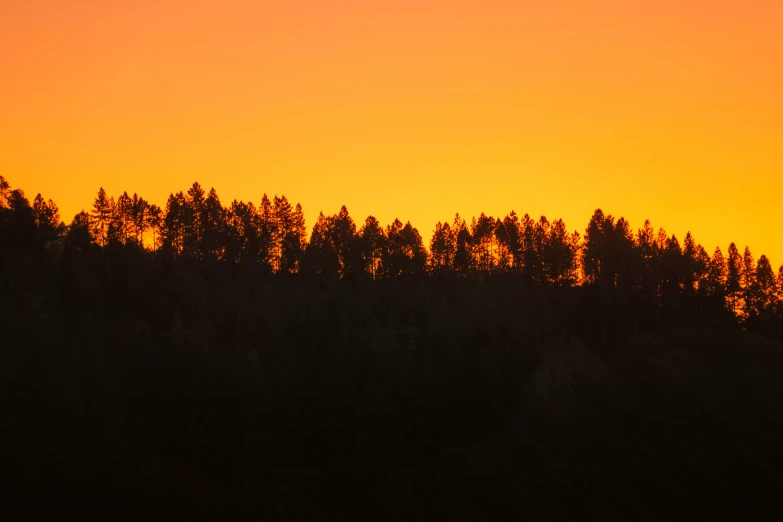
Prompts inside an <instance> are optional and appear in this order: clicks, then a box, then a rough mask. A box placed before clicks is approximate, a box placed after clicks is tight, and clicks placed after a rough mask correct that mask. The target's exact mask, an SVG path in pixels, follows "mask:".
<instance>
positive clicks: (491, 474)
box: [0, 261, 783, 520]
mask: <svg viewBox="0 0 783 522" xmlns="http://www.w3.org/2000/svg"><path fill="white" fill-rule="evenodd" d="M7 263H8V264H7V265H6V266H5V269H6V273H7V274H13V276H8V277H7V278H6V279H5V280H4V285H5V287H4V291H3V293H2V297H1V298H0V303H2V310H1V311H2V315H1V316H2V318H3V324H2V333H1V334H0V336H1V337H0V341H1V342H0V346H1V347H2V348H0V386H2V389H0V401H1V402H0V415H1V416H2V417H1V422H2V426H3V429H2V441H0V448H1V449H2V463H3V465H2V469H3V471H2V474H3V478H4V481H5V484H4V485H3V490H4V493H5V494H6V495H7V498H9V499H11V500H10V501H9V502H7V503H5V504H4V506H5V509H7V510H8V513H9V514H10V513H13V512H14V509H16V507H21V508H22V509H23V511H22V513H27V514H33V513H39V512H44V511H51V512H53V513H55V514H57V515H58V516H64V515H66V514H77V515H79V516H82V517H87V516H90V517H91V516H100V517H103V518H108V519H115V518H118V517H122V516H124V515H126V514H130V515H131V517H138V516H142V515H144V516H151V517H157V516H168V515H171V516H175V517H176V518H182V519H211V520H217V519H222V520H239V519H255V520H314V519H335V520H377V519H382V520H402V519H443V520H486V519H498V518H506V517H508V516H512V517H514V518H524V517H536V518H543V519H562V517H569V518H570V517H582V516H593V515H595V516H602V517H605V518H606V517H609V518H610V519H618V520H619V519H628V520H718V519H730V520H735V519H739V517H743V518H744V519H753V518H755V517H757V516H761V514H762V513H763V514H764V515H765V516H772V515H773V514H775V513H778V514H779V513H780V510H781V504H782V503H783V476H781V473H780V469H781V465H782V464H783V451H782V445H781V441H783V438H782V436H783V430H781V426H783V423H781V422H780V421H781V417H782V416H783V409H781V407H780V404H781V402H780V397H781V392H782V391H783V390H781V386H782V385H783V346H781V344H780V343H779V342H777V341H773V340H770V339H769V338H767V337H763V336H761V335H759V334H755V333H750V332H747V331H743V330H742V329H741V328H740V327H739V326H736V325H732V324H731V323H730V322H726V321H723V322H721V321H717V320H711V321H707V320H690V319H689V320H683V319H682V317H681V316H680V315H677V317H675V318H672V317H669V318H668V319H666V318H665V317H664V318H658V321H659V323H660V324H661V325H664V326H661V327H659V328H652V327H651V326H650V325H651V324H652V320H650V321H649V322H648V323H649V324H647V327H644V324H645V323H644V321H642V326H643V327H642V328H641V330H640V332H639V333H637V328H636V327H634V326H628V327H627V328H626V327H620V326H618V325H617V324H616V321H615V322H612V321H608V319H606V317H609V318H610V319H611V318H612V317H613V318H614V319H613V320H615V319H617V318H618V317H621V316H622V314H620V312H619V311H618V310H621V309H625V307H622V308H616V309H615V312H612V313H614V315H613V316H606V315H601V313H603V312H601V313H599V312H597V311H596V310H597V307H596V306H594V305H591V304H590V303H591V302H592V301H589V300H590V299H594V297H591V295H592V294H585V295H583V294H584V292H583V291H582V290H579V289H573V292H575V293H573V294H569V295H570V296H571V297H569V299H571V301H569V302H570V304H569V308H568V309H570V310H577V311H579V310H584V312H579V313H578V314H576V315H573V316H569V318H568V320H567V321H562V320H561V319H562V314H564V313H566V312H564V311H563V310H565V308H563V306H565V305H563V304H562V303H563V302H564V301H563V299H562V296H555V295H554V294H551V293H546V294H537V293H536V291H535V289H533V290H531V289H529V288H528V287H527V286H525V285H524V284H522V283H519V282H514V281H512V280H502V279H499V278H489V279H482V278H473V279H459V280H448V281H445V282H444V281H440V282H439V280H437V279H427V280H426V281H425V280H392V281H376V282H365V283H362V282H358V283H357V282H349V281H340V280H335V281H332V282H327V283H326V284H325V285H322V284H320V283H317V282H316V283H312V284H310V283H305V282H303V280H302V279H301V278H296V277H291V278H286V277H261V278H260V279H257V280H256V279H252V278H246V277H242V278H238V277H234V276H231V277H232V278H231V279H227V280H226V281H222V282H221V281H219V278H220V277H223V276H221V275H220V273H222V272H217V273H216V274H217V275H215V274H213V275H209V276H206V275H204V274H199V273H198V272H190V271H188V270H187V269H186V268H183V267H182V266H179V265H177V266H176V267H174V268H171V267H170V268H168V269H164V268H160V267H159V268H156V269H155V270H151V271H149V272H143V271H142V272H143V273H142V275H140V276H138V277H142V278H145V280H144V284H139V285H134V284H128V285H127V286H124V287H122V288H116V287H113V286H112V285H108V284H105V283H100V284H99V283H95V284H93V285H92V286H90V284H88V283H89V281H90V280H89V279H86V280H85V281H87V282H85V283H80V284H79V285H74V284H73V282H74V281H75V279H74V278H75V277H76V276H74V275H72V274H67V277H65V276H64V275H63V272H62V265H61V266H60V268H59V269H58V270H54V269H52V268H51V267H49V268H47V266H46V265H43V266H40V265H36V264H33V263H30V264H21V265H19V266H17V265H13V266H11V264H12V262H11V261H8V262H7ZM142 268H143V267H142ZM115 269H116V268H115ZM115 274H116V272H115ZM164 276H165V277H164ZM156 277H160V279H158V280H156V279H155V278H156ZM210 278H212V279H210ZM215 278H218V280H216V279H215ZM232 281H233V282H232ZM153 283H154V284H153ZM69 285H70V286H69ZM547 292H549V291H547ZM147 296H148V297H149V299H148V300H147V301H145V299H146V298H147ZM585 300H588V301H585ZM553 303H554V304H553ZM609 309H611V307H610V308H607V310H609ZM590 310H592V312H589V311H590ZM591 313H593V314H598V315H595V316H593V315H590V314H591ZM607 313H608V312H607ZM678 313H679V312H678ZM602 317H603V319H602ZM623 317H624V316H623ZM643 317H647V315H645V316H643ZM721 317H723V316H721ZM601 321H603V323H602V322H601ZM667 321H668V323H667ZM599 323H600V324H604V325H606V324H609V325H613V326H611V327H610V328H604V329H596V328H593V327H592V326H591V325H593V324H599ZM687 323H690V324H687ZM629 324H630V323H629ZM607 331H608V332H609V335H607V333H606V332H607Z"/></svg>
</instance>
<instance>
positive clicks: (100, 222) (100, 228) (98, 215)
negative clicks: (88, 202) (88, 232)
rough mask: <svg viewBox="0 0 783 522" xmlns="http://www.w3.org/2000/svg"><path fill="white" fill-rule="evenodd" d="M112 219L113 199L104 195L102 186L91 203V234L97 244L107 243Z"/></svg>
mask: <svg viewBox="0 0 783 522" xmlns="http://www.w3.org/2000/svg"><path fill="white" fill-rule="evenodd" d="M113 219H114V199H113V198H109V197H108V196H107V195H106V191H105V190H104V189H103V187H101V188H100V190H98V195H97V196H96V198H95V201H94V202H93V204H92V220H91V221H92V235H93V237H95V240H96V241H97V242H98V244H99V245H101V246H105V245H106V244H107V243H108V236H109V225H111V224H112V221H113Z"/></svg>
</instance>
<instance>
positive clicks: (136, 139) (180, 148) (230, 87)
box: [0, 0, 783, 266]
mask: <svg viewBox="0 0 783 522" xmlns="http://www.w3.org/2000/svg"><path fill="white" fill-rule="evenodd" d="M781 28H783V2H780V1H779V0H767V1H753V0H745V1H721V0H710V1H706V0H681V1H675V0H654V1H652V0H634V1H630V0H607V1H602V0H594V1H578V0H571V1H566V0H547V1H529V2H528V1H523V0H517V1H513V0H508V1H503V2H501V1H496V0H471V1H461V0H450V1H446V0H431V1H427V0H417V1H413V0H363V1H357V0H354V1H340V0H329V1H327V0H284V1H262V0H255V1H240V0H134V1H120V0H117V1H109V0H2V2H0V144H2V145H0V174H2V175H4V176H5V177H6V178H7V179H8V180H9V181H10V182H11V184H12V185H13V186H14V187H21V188H23V189H24V190H25V192H26V193H27V195H28V197H31V196H34V195H35V193H36V192H42V193H43V194H44V196H45V197H47V198H52V199H54V200H55V201H56V202H57V203H58V204H59V206H60V209H61V211H62V214H63V218H64V219H65V220H66V221H67V222H69V221H70V219H71V217H72V216H73V214H74V213H76V212H77V211H79V210H81V209H82V208H89V206H90V205H91V203H92V199H93V197H94V195H95V193H96V192H97V189H98V187H99V186H101V185H102V186H104V187H105V188H106V190H107V191H108V192H109V193H110V194H112V195H118V194H119V193H121V192H122V191H123V190H127V191H129V192H130V193H133V192H138V193H139V194H141V195H142V196H144V197H146V198H147V199H149V200H151V201H153V202H156V203H158V204H163V203H165V199H166V197H167V196H168V194H169V193H170V192H172V191H178V190H185V189H187V187H188V186H190V184H191V183H192V182H193V181H194V180H198V181H199V182H200V183H201V184H202V185H203V186H205V187H206V188H209V187H212V186H214V187H215V188H216V189H217V191H218V193H219V194H220V196H221V199H222V201H223V203H224V204H225V205H227V204H229V203H230V201H231V200H232V199H234V198H238V199H244V200H252V201H254V202H256V203H258V201H260V199H261V195H262V194H263V193H264V192H267V193H269V194H270V196H271V195H272V194H281V193H282V194H286V195H287V196H288V197H289V199H291V200H292V201H297V202H301V203H302V205H303V206H304V209H305V215H306V218H307V220H308V225H309V226H310V225H312V224H313V222H314V220H315V217H316V215H317V214H318V211H320V210H323V211H324V212H325V213H335V212H337V211H338V210H339V208H340V205H342V204H346V205H347V206H348V209H349V210H350V212H351V215H352V216H353V217H354V219H355V220H356V221H357V223H361V222H363V221H364V218H365V217H366V216H367V215H368V214H370V213H372V214H374V215H375V216H376V217H377V218H378V219H379V220H381V222H382V223H384V224H386V223H389V222H390V221H391V220H392V219H394V218H395V217H400V218H401V219H402V220H403V221H405V220H408V219H409V220H411V222H412V223H413V224H414V225H415V226H416V227H418V228H419V230H420V231H421V233H422V236H424V238H425V240H426V241H428V240H429V237H430V235H431V233H432V230H433V228H434V225H435V223H436V222H437V221H438V220H448V221H451V220H452V218H453V216H454V213H455V212H459V213H460V214H461V215H463V216H465V217H469V216H472V215H478V214H479V213H480V212H482V211H483V212H486V213H487V214H491V215H500V216H502V215H504V214H505V213H507V212H508V211H509V210H511V209H514V210H516V211H517V213H519V214H520V215H521V214H524V213H526V212H527V213H529V214H531V216H534V217H537V216H539V215H541V214H545V215H547V216H548V217H549V218H550V219H552V218H557V217H562V218H564V219H565V221H566V224H567V225H568V227H569V228H570V229H572V230H573V229H577V230H579V231H580V232H584V228H585V226H586V225H587V221H588V219H589V218H590V215H591V214H592V211H593V210H594V209H595V208H597V207H601V208H602V209H604V211H606V212H608V213H612V214H613V215H615V216H620V215H623V216H625V217H626V218H628V219H629V220H630V221H631V225H632V226H633V227H634V229H635V228H638V227H639V226H641V225H642V222H643V220H644V219H645V218H650V219H651V220H652V222H653V225H654V226H655V227H656V228H657V227H658V226H663V227H664V228H666V230H667V231H669V232H670V233H672V232H673V233H676V234H677V235H678V237H680V238H682V236H683V235H684V233H685V232H686V230H687V229H690V230H691V231H692V232H693V233H694V235H695V237H696V239H697V240H698V241H699V242H701V243H702V244H703V245H704V246H705V248H707V250H708V251H709V252H710V253H711V252H712V250H713V249H714V248H715V246H717V245H720V246H721V247H722V248H723V250H724V252H725V250H726V246H727V245H728V243H729V242H730V241H736V242H737V243H738V244H739V245H740V246H741V247H742V246H744V245H745V244H748V245H750V247H751V249H752V250H753V253H754V254H755V256H756V257H757V258H758V256H759V255H760V254H762V253H767V255H768V256H769V257H770V258H771V259H772V261H773V263H775V265H776V266H777V264H779V263H780V262H783V241H782V240H781V239H782V238H783V234H781V225H783V31H781Z"/></svg>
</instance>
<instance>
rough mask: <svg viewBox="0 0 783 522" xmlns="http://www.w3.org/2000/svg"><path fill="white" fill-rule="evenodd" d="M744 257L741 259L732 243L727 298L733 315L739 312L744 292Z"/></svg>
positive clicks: (728, 267)
mask: <svg viewBox="0 0 783 522" xmlns="http://www.w3.org/2000/svg"><path fill="white" fill-rule="evenodd" d="M741 277H742V257H740V253H739V250H737V245H735V244H734V243H731V244H730V245H729V250H728V258H727V259H726V286H725V289H726V297H727V300H728V304H729V308H730V309H731V311H732V313H734V314H736V313H737V312H739V308H738V306H739V298H740V294H741V292H742V283H741Z"/></svg>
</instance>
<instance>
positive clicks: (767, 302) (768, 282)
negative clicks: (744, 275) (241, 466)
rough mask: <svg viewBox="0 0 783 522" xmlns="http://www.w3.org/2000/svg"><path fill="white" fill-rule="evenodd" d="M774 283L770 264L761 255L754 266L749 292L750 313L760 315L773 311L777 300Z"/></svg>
mask: <svg viewBox="0 0 783 522" xmlns="http://www.w3.org/2000/svg"><path fill="white" fill-rule="evenodd" d="M776 283H777V282H776V281H775V272H774V271H773V270H772V264H771V263H770V262H769V259H768V258H767V256H765V255H762V256H761V257H759V261H758V264H757V265H756V273H755V278H754V284H753V287H752V289H751V292H750V301H751V304H750V308H751V310H752V313H754V314H756V315H760V314H761V313H763V312H764V311H767V310H769V311H772V310H774V308H775V305H776V300H777V284H776Z"/></svg>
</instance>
